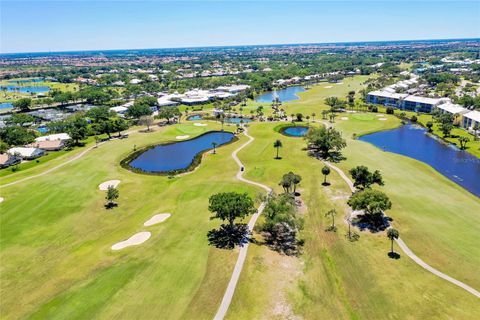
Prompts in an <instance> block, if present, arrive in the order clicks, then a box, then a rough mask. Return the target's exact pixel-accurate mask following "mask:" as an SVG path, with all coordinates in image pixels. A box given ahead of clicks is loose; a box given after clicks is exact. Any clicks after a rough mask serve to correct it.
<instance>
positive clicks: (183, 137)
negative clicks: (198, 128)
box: [176, 135, 190, 140]
mask: <svg viewBox="0 0 480 320" xmlns="http://www.w3.org/2000/svg"><path fill="white" fill-rule="evenodd" d="M188 137H190V136H189V135H185V136H177V137H176V138H177V139H178V140H183V139H187V138H188Z"/></svg>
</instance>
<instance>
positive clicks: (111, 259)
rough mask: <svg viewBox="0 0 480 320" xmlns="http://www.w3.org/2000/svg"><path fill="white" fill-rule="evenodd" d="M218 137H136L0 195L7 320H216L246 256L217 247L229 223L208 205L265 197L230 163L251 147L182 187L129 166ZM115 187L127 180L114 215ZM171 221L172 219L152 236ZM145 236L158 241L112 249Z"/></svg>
mask: <svg viewBox="0 0 480 320" xmlns="http://www.w3.org/2000/svg"><path fill="white" fill-rule="evenodd" d="M218 128H219V127H218V125H217V124H214V123H209V125H208V127H195V126H193V124H180V125H176V126H171V127H166V128H162V129H160V130H158V131H157V132H154V133H137V134H132V135H131V136H130V137H129V138H128V139H126V140H115V141H110V142H108V143H107V144H105V145H102V146H100V147H99V148H98V149H95V150H93V151H91V152H89V153H88V154H87V155H85V156H84V157H83V158H81V159H80V160H77V161H75V162H73V163H71V164H68V165H66V166H65V167H63V168H61V169H60V170H57V171H54V172H52V173H51V174H49V175H46V176H42V177H39V178H36V179H32V180H29V181H26V182H23V183H21V184H18V185H15V186H11V187H8V188H4V189H3V188H2V189H0V192H1V196H2V197H4V198H5V201H4V202H3V203H2V204H1V205H0V206H1V208H0V210H1V212H2V214H1V216H0V226H1V235H0V244H1V252H0V259H1V261H2V272H1V275H0V278H1V283H2V285H1V288H0V290H1V291H0V294H1V296H2V318H6V319H14V318H22V317H27V318H39V319H40V318H41V319H45V318H52V319H65V318H69V319H85V318H110V319H111V318H118V317H119V316H121V318H124V319H131V318H144V319H145V318H155V317H157V316H158V315H160V314H161V315H162V316H163V317H165V318H169V319H180V318H184V313H186V312H190V311H189V310H201V312H198V315H199V316H200V318H205V319H207V318H211V316H212V314H213V313H214V312H215V311H216V308H217V307H218V304H219V303H220V300H221V297H222V295H223V290H224V288H225V287H226V285H227V282H228V279H229V276H230V272H231V269H232V268H233V263H234V262H235V259H236V252H235V251H224V250H218V249H214V248H211V247H209V246H208V245H207V239H206V233H207V231H208V230H210V229H211V228H213V227H215V226H217V225H218V224H219V222H218V221H210V220H209V216H210V213H209V212H208V210H207V207H208V197H209V196H210V195H211V194H213V193H216V192H220V191H226V190H237V191H246V192H250V193H251V194H252V195H255V194H256V191H255V189H253V188H252V187H250V186H248V185H245V184H242V183H240V182H237V181H236V179H235V178H234V176H235V172H236V170H237V166H236V164H235V163H234V162H233V161H232V159H231V156H230V154H231V152H232V151H233V150H234V149H235V148H237V147H238V145H239V144H240V143H242V142H243V141H246V140H245V138H244V137H242V138H241V139H240V141H238V142H236V143H232V144H230V145H227V146H224V147H220V148H218V154H217V155H215V156H212V155H206V156H205V158H204V159H203V161H202V164H201V165H200V167H199V168H198V169H197V170H195V171H194V172H193V173H190V174H187V175H184V176H182V177H178V178H175V179H168V178H167V177H161V176H148V175H141V174H135V173H131V172H129V171H127V170H124V169H122V168H121V167H120V165H119V162H120V160H121V159H122V158H123V157H124V156H125V155H126V154H128V153H129V152H130V151H131V150H132V147H133V145H135V144H136V145H137V147H140V146H141V145H146V144H150V143H154V142H161V141H167V140H171V139H174V138H175V136H177V135H182V134H190V135H192V136H194V135H198V134H200V133H203V132H205V131H206V130H212V129H218ZM227 128H228V129H229V128H232V129H234V128H235V127H233V126H231V127H227ZM62 159H65V157H58V158H57V159H54V160H52V161H51V163H46V164H45V167H44V168H43V169H45V168H48V167H50V166H52V165H53V162H58V161H60V160H62ZM39 170H40V166H39V167H37V168H33V169H31V170H25V171H24V172H23V174H25V173H26V172H30V174H33V173H36V172H37V171H39ZM20 173H22V172H20ZM20 177H22V176H20ZM12 179H13V178H12V177H11V176H10V177H7V178H3V179H2V180H1V181H2V182H1V183H2V184H3V183H5V181H11V180H12ZM110 179H120V180H122V183H121V184H120V186H119V190H120V199H119V207H118V208H115V209H113V210H106V209H104V207H103V204H104V201H105V200H104V198H105V192H102V191H99V190H98V184H100V183H101V182H103V181H106V180H110ZM26 190H29V191H28V192H25V191H26ZM161 212H170V213H172V217H171V218H170V219H168V220H167V221H166V222H164V223H162V224H160V225H158V226H152V227H149V228H145V227H143V222H145V221H146V220H147V219H149V218H150V217H151V216H153V215H154V214H157V213H161ZM142 230H148V231H151V232H152V238H151V239H149V240H148V241H147V242H146V243H144V244H143V245H141V246H138V247H134V248H128V249H125V250H123V251H119V252H112V251H111V250H110V246H111V245H112V244H114V243H116V242H118V241H121V240H123V239H126V238H128V237H130V236H131V235H132V234H134V233H136V232H139V231H142ZM146 306H149V307H148V308H147V307H146Z"/></svg>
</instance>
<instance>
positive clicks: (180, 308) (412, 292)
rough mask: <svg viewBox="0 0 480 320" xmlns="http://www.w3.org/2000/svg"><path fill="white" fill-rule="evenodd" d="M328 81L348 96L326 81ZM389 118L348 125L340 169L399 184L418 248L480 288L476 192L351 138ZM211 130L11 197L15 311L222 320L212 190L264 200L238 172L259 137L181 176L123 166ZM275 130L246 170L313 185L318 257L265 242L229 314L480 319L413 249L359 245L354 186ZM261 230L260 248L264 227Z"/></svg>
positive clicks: (264, 178)
mask: <svg viewBox="0 0 480 320" xmlns="http://www.w3.org/2000/svg"><path fill="white" fill-rule="evenodd" d="M349 81H351V82H349ZM360 83H361V80H360V79H359V77H355V78H348V79H345V80H344V83H343V85H335V84H320V85H319V86H316V87H313V88H312V89H310V90H309V91H307V92H305V93H302V94H301V95H302V100H298V101H296V102H291V103H288V104H285V107H286V109H287V110H289V111H288V113H289V114H290V110H295V111H294V112H303V113H305V114H308V113H310V112H316V113H317V115H318V114H319V113H320V112H321V110H322V109H324V108H325V107H326V106H325V105H324V104H323V99H324V98H325V97H327V96H330V95H332V94H338V95H339V96H344V95H345V94H346V93H347V92H348V91H349V90H352V88H353V90H358V88H359V87H360ZM329 85H332V86H337V87H334V88H330V89H325V88H324V87H325V86H329ZM349 85H350V86H349ZM329 90H330V91H329ZM303 99H305V100H307V101H309V103H306V102H305V101H304V100H303ZM297 110H298V111H297ZM341 117H348V118H349V120H341ZM387 117H388V120H387V121H379V120H378V119H377V117H376V116H375V115H373V114H365V113H362V114H341V115H340V116H339V117H338V118H337V119H336V122H335V124H334V126H336V127H337V128H339V129H340V130H341V131H342V132H343V134H344V136H345V138H346V139H347V143H348V147H347V148H346V149H345V151H344V154H345V156H346V157H347V160H345V161H342V162H341V163H339V166H340V167H341V168H342V169H343V170H345V171H348V170H349V169H350V168H351V167H353V166H355V165H360V164H362V165H366V166H368V167H370V168H371V169H379V170H380V171H381V172H382V174H383V176H384V180H385V182H386V185H385V186H384V187H382V190H384V191H385V192H386V193H387V194H388V196H389V197H390V198H391V199H392V202H393V204H394V205H393V208H392V210H390V212H388V214H389V215H390V216H391V217H392V218H393V219H394V221H393V224H394V226H395V227H396V228H397V229H399V231H400V234H401V237H402V238H403V239H404V240H405V242H406V243H407V244H408V245H409V247H410V248H411V249H412V250H413V251H414V252H415V253H416V254H417V255H418V256H419V257H420V258H422V259H424V260H425V262H427V263H429V264H431V265H432V266H433V267H435V268H437V269H439V270H440V271H442V272H445V273H447V274H448V275H450V276H453V277H455V278H457V279H459V280H461V281H464V282H466V283H467V284H469V285H471V286H473V287H475V288H477V289H478V288H480V277H479V275H478V270H477V269H478V265H480V251H479V249H478V246H477V245H476V244H477V243H478V236H477V234H478V232H477V231H478V227H479V225H480V217H479V216H478V214H476V213H477V212H480V203H479V201H478V198H477V197H475V196H473V195H471V194H470V193H468V192H467V191H465V190H463V189H462V188H461V187H459V186H458V185H456V184H455V183H453V182H451V181H450V180H448V179H446V178H444V177H443V176H442V175H440V174H439V173H437V172H436V171H434V170H433V169H432V168H430V167H429V166H426V165H424V164H422V163H420V162H418V161H415V160H413V159H409V158H406V157H403V156H400V155H396V154H392V153H386V152H383V151H381V150H380V149H378V148H376V147H374V146H373V145H370V144H368V143H365V142H362V141H359V140H353V139H352V136H353V135H354V134H357V135H359V134H364V133H367V132H373V131H379V130H386V129H390V128H394V127H396V126H398V125H400V120H398V119H397V118H395V117H393V116H387ZM205 123H208V126H207V127H196V126H193V122H183V123H182V124H178V125H173V126H168V127H164V128H156V131H155V132H152V133H138V132H136V133H133V134H131V135H130V137H129V138H128V139H125V140H113V141H110V142H107V143H106V144H104V145H102V146H99V147H98V148H97V149H95V150H92V151H91V152H89V153H87V154H86V155H85V156H84V157H82V158H81V159H79V160H77V161H75V162H73V163H70V164H68V165H66V166H64V167H62V168H61V169H58V170H56V171H53V172H51V173H50V174H48V175H45V176H41V177H38V178H35V179H31V180H28V181H25V182H22V183H20V184H17V185H14V186H10V187H7V188H0V195H1V196H2V197H4V198H5V201H4V202H3V203H1V204H0V212H1V214H0V231H1V232H0V261H2V262H1V264H0V265H1V273H0V283H1V285H0V295H1V297H2V300H1V309H2V318H5V319H17V318H32V319H45V318H48V319H65V318H68V319H86V318H87V319H90V318H95V319H112V318H121V319H132V318H136V319H152V318H159V317H161V318H166V319H211V318H213V315H214V314H215V312H216V310H217V308H218V306H219V304H220V301H221V299H222V296H223V293H224V291H225V288H226V286H227V283H228V281H229V278H230V275H231V272H232V270H233V266H234V263H235V261H236V258H237V253H238V250H233V251H226V250H218V249H215V248H212V247H210V246H208V244H207V239H206V233H207V231H208V230H210V229H212V228H214V227H216V226H218V225H219V221H211V220H209V217H210V213H209V212H208V210H207V207H208V197H209V196H210V195H211V194H213V193H217V192H221V191H238V192H243V191H245V192H248V193H249V194H251V195H252V196H256V195H257V194H258V192H263V191H262V190H260V189H258V188H254V187H252V186H249V185H247V184H244V183H241V182H239V181H237V180H236V179H235V173H236V171H237V169H238V168H237V166H236V164H235V163H234V161H233V159H232V158H231V156H230V154H231V152H232V151H233V150H235V149H236V148H238V147H239V146H240V145H241V144H242V143H244V142H245V141H246V138H245V137H244V136H240V141H237V142H235V143H232V144H229V145H226V146H223V147H220V148H218V150H217V151H218V154H217V155H209V154H207V155H205V156H204V159H203V160H202V163H201V164H200V166H199V168H198V169H197V170H195V171H193V172H191V173H189V174H186V175H183V176H180V177H176V178H174V179H168V177H165V176H149V175H142V174H135V173H132V172H129V171H127V170H125V169H123V168H121V167H120V165H119V162H120V160H121V159H123V158H124V157H125V156H126V155H127V154H128V153H129V152H131V151H132V150H133V146H134V145H136V146H137V148H139V147H141V146H143V145H149V144H152V143H157V142H158V143H160V142H163V141H171V140H174V139H175V137H176V136H177V135H190V136H191V137H193V136H196V135H199V134H201V133H204V132H205V131H207V130H214V129H219V128H220V124H218V123H217V122H205ZM311 125H318V124H311ZM276 126H278V123H252V124H251V125H249V127H250V128H249V133H250V134H251V135H252V136H254V137H255V139H256V140H255V141H254V142H253V143H251V144H250V145H249V146H248V147H246V148H245V149H243V150H242V151H241V152H240V153H239V157H240V159H241V160H242V161H243V162H244V163H245V165H246V177H248V178H249V179H252V180H255V181H258V182H262V183H265V184H267V185H269V186H270V187H272V188H274V189H275V190H276V191H277V192H280V191H281V190H280V186H278V182H279V181H280V178H281V176H282V175H283V174H284V173H286V172H288V171H294V172H296V173H299V174H300V175H301V176H302V177H303V180H302V183H301V185H300V192H301V195H302V196H301V197H302V199H303V200H304V202H305V204H306V207H307V210H306V212H305V213H303V214H304V218H305V229H304V230H303V231H302V234H301V237H302V238H303V239H305V247H304V252H303V254H302V255H301V256H300V257H298V258H295V257H285V256H282V255H279V254H277V253H275V252H272V251H271V250H270V249H268V248H267V247H265V246H262V245H256V244H252V245H251V246H250V249H249V254H248V257H247V260H246V263H245V266H244V270H243V272H242V274H241V277H240V281H239V285H238V287H237V291H236V293H235V295H234V298H233V302H232V305H231V307H230V308H231V309H230V310H229V313H228V314H227V318H229V319H259V318H261V319H264V318H266V319H285V318H289V317H292V316H293V315H299V316H301V317H303V318H305V319H343V318H353V319H386V318H387V319H388V318H391V319H404V318H411V319H418V318H427V319H438V318H440V319H471V318H475V315H476V314H478V313H479V312H480V306H479V305H478V299H476V298H475V297H473V296H472V295H471V294H468V293H467V292H465V291H464V290H462V289H460V288H458V287H456V286H454V285H452V284H450V283H448V282H446V281H444V280H442V279H440V278H437V277H435V276H434V275H432V274H430V273H428V272H427V271H425V270H424V269H422V268H421V267H419V266H418V265H416V264H415V263H413V262H412V261H411V260H410V259H409V258H408V257H406V256H403V255H402V257H401V259H399V260H391V259H389V258H388V257H387V252H388V250H389V241H388V239H387V238H386V236H385V234H384V233H379V234H371V233H368V232H361V233H360V235H361V236H360V240H359V241H357V242H353V243H352V242H349V241H347V240H346V238H345V236H344V235H345V233H346V226H345V225H344V223H343V222H342V218H343V217H344V215H345V214H346V212H347V211H346V210H347V206H346V199H347V198H348V196H349V190H348V188H347V186H346V184H345V183H344V181H343V180H342V179H341V178H340V177H339V176H338V175H337V174H336V173H335V172H332V173H331V174H330V176H329V177H328V180H329V181H330V182H331V186H329V187H324V186H322V185H321V182H322V181H323V176H322V174H321V168H322V167H323V164H322V163H321V162H320V161H318V160H316V159H313V158H311V157H308V156H307V154H306V152H305V151H304V150H302V149H303V148H304V147H305V142H304V140H303V139H301V138H293V137H292V138H290V137H286V136H284V135H282V134H280V133H278V132H276V131H275V130H274V128H275V127H276ZM225 128H226V130H235V129H236V126H234V125H230V126H226V127H225ZM275 139H280V140H281V141H282V142H283V148H282V149H281V150H280V156H282V157H283V158H282V159H281V160H274V156H275V149H274V148H273V142H274V141H275ZM90 145H91V144H90ZM82 150H83V149H82V148H79V149H76V150H73V151H71V152H69V153H67V154H64V155H59V156H57V157H56V158H54V159H51V160H49V161H46V162H44V163H40V164H38V165H36V166H34V167H32V168H26V169H25V170H21V171H19V172H16V173H15V174H10V175H8V176H5V177H1V178H0V184H6V183H8V182H12V181H15V180H18V179H21V178H24V177H28V176H31V175H34V174H38V173H41V172H44V171H45V170H47V169H49V168H52V167H53V166H55V165H58V164H59V163H61V162H62V161H65V159H68V158H69V157H71V156H73V155H75V154H77V153H78V152H81V151H82ZM111 179H119V180H121V181H122V182H121V184H120V185H119V190H120V199H119V201H118V202H119V207H118V208H115V209H113V210H106V209H104V207H103V205H104V202H105V199H104V198H105V192H102V191H99V190H98V185H99V184H100V183H102V182H104V181H106V180H111ZM331 208H336V209H337V211H338V215H337V219H336V220H337V226H338V228H339V230H338V231H337V232H336V233H332V232H325V228H326V227H327V226H328V224H329V223H330V221H329V220H328V219H327V218H325V217H324V214H325V212H326V211H328V210H330V209H331ZM162 212H170V213H172V216H171V217H170V218H169V219H168V220H167V221H165V222H164V223H162V224H160V225H157V226H152V227H148V228H145V227H143V223H144V222H145V221H146V220H147V219H149V218H150V217H151V216H153V215H154V214H157V213H162ZM260 221H261V218H260ZM144 230H146V231H150V232H152V237H151V238H150V239H149V240H148V241H147V242H145V243H144V244H142V245H140V246H137V247H132V248H127V249H124V250H122V251H119V252H112V251H111V250H110V247H111V245H112V244H114V243H116V242H118V241H121V240H124V239H126V238H128V237H130V236H131V235H133V234H134V233H137V232H140V231H144ZM255 237H256V238H257V239H259V240H261V239H260V236H259V235H258V234H256V235H255ZM397 250H398V248H397Z"/></svg>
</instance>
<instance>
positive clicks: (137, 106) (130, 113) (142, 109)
mask: <svg viewBox="0 0 480 320" xmlns="http://www.w3.org/2000/svg"><path fill="white" fill-rule="evenodd" d="M152 113H153V111H152V109H150V106H148V105H147V104H144V103H134V104H133V106H131V107H130V108H128V110H127V111H126V112H125V115H126V116H127V117H130V118H135V119H140V117H142V116H150V115H151V114H152Z"/></svg>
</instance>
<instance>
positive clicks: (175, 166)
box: [129, 131, 235, 173]
mask: <svg viewBox="0 0 480 320" xmlns="http://www.w3.org/2000/svg"><path fill="white" fill-rule="evenodd" d="M234 136H235V135H234V134H233V133H231V132H223V131H210V132H207V133H205V134H203V135H201V136H198V137H196V138H194V139H191V140H185V141H180V142H175V143H171V144H164V145H158V146H156V147H153V148H151V149H148V150H146V151H145V152H143V153H142V154H140V155H139V156H138V157H137V158H135V159H134V160H132V161H131V162H130V163H129V165H130V167H132V168H134V169H139V170H142V171H145V172H153V173H162V172H169V171H175V170H183V169H187V168H188V167H189V166H190V165H191V164H192V162H193V160H194V159H195V157H196V156H197V155H198V154H199V153H202V152H203V151H206V150H209V149H212V148H213V147H212V143H214V142H215V143H216V144H217V147H218V146H221V145H224V144H226V143H228V142H230V141H232V140H233V138H234Z"/></svg>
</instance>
